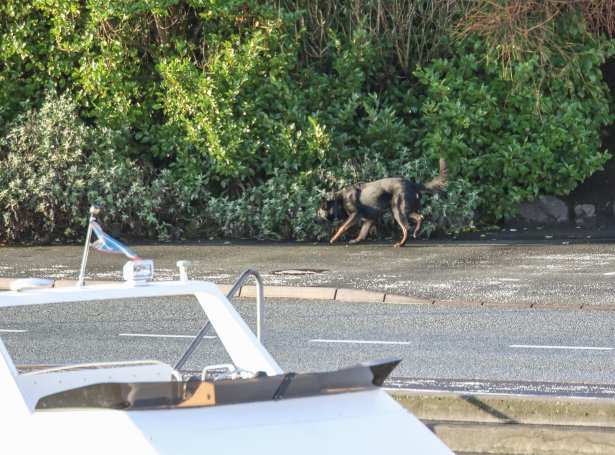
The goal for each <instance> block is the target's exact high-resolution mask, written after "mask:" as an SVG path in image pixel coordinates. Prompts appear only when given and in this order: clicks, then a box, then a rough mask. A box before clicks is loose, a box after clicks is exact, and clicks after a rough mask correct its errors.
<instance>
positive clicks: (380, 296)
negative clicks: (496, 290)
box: [0, 277, 615, 311]
mask: <svg viewBox="0 0 615 455" xmlns="http://www.w3.org/2000/svg"><path fill="white" fill-rule="evenodd" d="M15 279H16V278H3V277H0V291H3V290H4V291H6V290H8V289H10V285H11V282H12V281H14V280H15ZM113 282H115V283H117V281H108V280H107V281H104V280H87V281H86V286H87V285H88V284H89V285H101V284H109V283H113ZM55 286H56V287H65V286H76V281H75V280H56V281H55ZM218 288H220V290H221V291H222V293H224V294H225V295H226V294H227V293H228V292H229V291H230V290H231V288H232V285H230V284H218ZM235 297H247V298H250V297H256V286H254V285H246V286H242V287H241V288H240V290H239V291H238V292H237V293H236V294H235ZM265 298H271V299H276V298H289V299H303V300H331V301H337V302H348V303H359V302H360V303H388V304H397V305H437V306H484V307H490V308H518V309H536V310H570V309H574V310H579V309H582V310H584V311H587V310H600V311H615V306H613V305H606V306H605V305H600V306H599V305H581V304H577V305H575V304H557V303H498V302H488V301H458V300H433V299H424V298H420V297H412V296H406V295H399V294H388V293H386V292H377V291H369V290H361V289H349V288H334V287H324V286H323V287H319V286H299V287H297V286H265Z"/></svg>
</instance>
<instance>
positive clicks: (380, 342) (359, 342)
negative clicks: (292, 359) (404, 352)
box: [310, 339, 412, 345]
mask: <svg viewBox="0 0 615 455" xmlns="http://www.w3.org/2000/svg"><path fill="white" fill-rule="evenodd" d="M310 343H347V344H385V345H386V344H412V343H411V342H410V341H380V340H322V339H318V340H310Z"/></svg>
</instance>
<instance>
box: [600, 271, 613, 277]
mask: <svg viewBox="0 0 615 455" xmlns="http://www.w3.org/2000/svg"><path fill="white" fill-rule="evenodd" d="M602 275H603V276H611V275H615V272H606V273H603V274H602Z"/></svg>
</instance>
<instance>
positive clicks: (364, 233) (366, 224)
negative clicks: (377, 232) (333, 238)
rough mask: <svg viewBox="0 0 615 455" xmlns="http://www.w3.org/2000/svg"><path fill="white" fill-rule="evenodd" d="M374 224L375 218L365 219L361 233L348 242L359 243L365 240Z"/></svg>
mask: <svg viewBox="0 0 615 455" xmlns="http://www.w3.org/2000/svg"><path fill="white" fill-rule="evenodd" d="M372 224H374V220H365V221H363V226H361V231H360V232H359V235H358V236H357V238H356V239H353V240H351V241H350V242H348V243H351V244H353V243H359V242H360V241H362V240H365V237H367V234H368V233H369V228H371V227H372Z"/></svg>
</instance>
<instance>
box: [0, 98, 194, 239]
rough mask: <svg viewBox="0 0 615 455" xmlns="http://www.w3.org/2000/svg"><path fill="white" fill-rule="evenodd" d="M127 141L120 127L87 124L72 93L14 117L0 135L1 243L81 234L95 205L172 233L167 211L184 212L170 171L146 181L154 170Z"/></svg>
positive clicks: (108, 216)
mask: <svg viewBox="0 0 615 455" xmlns="http://www.w3.org/2000/svg"><path fill="white" fill-rule="evenodd" d="M127 147H128V144H127V142H126V135H125V134H122V132H119V131H112V130H109V129H108V128H104V127H88V126H87V125H85V124H84V123H83V122H82V121H81V120H80V119H79V118H78V116H77V112H76V105H75V103H73V102H72V101H71V100H70V98H68V97H67V96H64V97H61V98H56V97H50V98H48V99H47V100H46V101H45V102H44V103H43V106H42V107H41V109H40V110H32V111H29V112H27V113H26V114H25V115H22V116H21V117H19V118H18V119H16V121H15V122H14V123H13V124H12V125H10V127H9V129H8V133H7V135H6V136H5V137H4V138H2V139H0V182H2V186H1V187H0V206H1V207H2V208H3V211H2V218H1V219H0V241H10V242H24V241H33V240H35V241H49V240H51V241H54V240H56V239H61V240H71V239H75V238H77V239H81V238H83V227H84V226H85V224H86V220H87V217H88V209H89V207H90V205H92V204H95V203H96V204H99V205H100V206H101V207H102V208H103V217H104V221H105V222H106V223H120V224H121V225H122V227H123V229H124V231H128V232H132V233H133V234H135V235H139V236H150V237H151V236H156V235H159V236H163V235H168V234H169V232H170V231H169V230H168V229H167V226H166V225H165V223H164V222H163V218H162V216H161V215H163V214H164V213H165V211H166V210H168V208H169V207H170V208H172V210H174V211H176V212H185V208H186V207H185V204H184V207H181V205H180V206H179V207H178V206H177V200H182V198H176V197H174V194H175V193H177V192H179V191H178V190H177V189H175V190H171V186H172V185H173V183H172V182H169V181H168V175H167V174H168V173H163V175H162V176H161V177H159V178H157V179H155V180H154V181H153V182H152V183H151V184H148V174H151V172H148V171H146V170H145V169H146V168H144V167H141V166H140V165H139V164H138V163H136V162H135V161H133V160H130V159H128V158H126V154H127ZM150 185H151V186H150ZM169 199H172V201H169ZM184 200H185V199H184ZM165 201H166V202H167V204H166V205H165ZM182 209H183V210H182Z"/></svg>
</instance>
